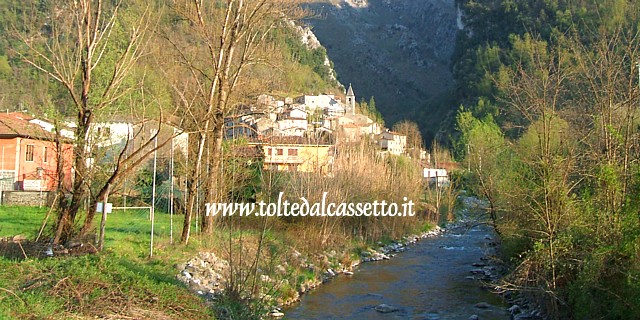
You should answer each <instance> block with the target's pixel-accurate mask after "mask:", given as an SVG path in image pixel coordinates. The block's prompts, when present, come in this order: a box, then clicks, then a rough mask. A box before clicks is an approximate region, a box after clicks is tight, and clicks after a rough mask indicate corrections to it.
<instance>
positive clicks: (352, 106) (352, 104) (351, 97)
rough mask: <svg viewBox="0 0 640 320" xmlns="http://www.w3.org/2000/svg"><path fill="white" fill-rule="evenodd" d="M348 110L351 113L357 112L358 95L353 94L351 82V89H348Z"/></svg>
mask: <svg viewBox="0 0 640 320" xmlns="http://www.w3.org/2000/svg"><path fill="white" fill-rule="evenodd" d="M346 98H347V99H346V100H347V101H346V102H347V111H348V112H349V111H350V112H351V114H356V95H355V94H353V88H352V87H351V83H349V89H348V90H347V97H346Z"/></svg>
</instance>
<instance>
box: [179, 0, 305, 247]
mask: <svg viewBox="0 0 640 320" xmlns="http://www.w3.org/2000/svg"><path fill="white" fill-rule="evenodd" d="M297 3H298V1H297V0H226V1H224V3H209V2H204V1H200V0H192V1H174V2H173V5H174V9H175V12H176V13H177V14H178V15H179V16H180V17H182V18H183V19H184V20H186V21H188V28H189V35H190V37H193V38H194V40H193V41H194V42H197V43H199V44H201V45H203V47H204V48H205V50H204V52H198V53H196V54H194V53H193V52H192V51H190V49H191V48H192V43H193V42H192V43H187V44H184V43H180V39H178V38H177V37H174V36H172V35H169V36H167V39H168V41H170V42H171V43H172V45H173V47H174V48H175V49H176V53H177V60H178V61H179V62H180V63H182V65H184V66H185V67H186V69H187V71H186V74H188V75H189V77H190V78H191V79H189V80H187V81H188V82H190V83H191V84H193V85H194V86H195V89H189V93H191V94H193V96H189V95H188V94H185V93H184V92H182V93H179V94H178V95H179V96H180V97H181V100H182V101H183V103H186V104H189V105H194V106H195V107H194V108H191V109H190V110H189V116H191V117H193V118H194V120H195V121H193V122H194V131H195V132H196V135H197V143H195V148H194V149H195V152H194V157H192V159H191V161H192V163H193V165H192V166H191V173H190V183H189V187H188V191H187V193H188V197H187V204H186V212H185V220H184V226H183V231H182V242H184V243H187V242H188V241H189V235H190V230H191V219H192V216H193V212H194V206H195V205H196V191H197V188H198V186H200V185H202V184H201V175H202V171H203V161H204V158H205V151H207V152H206V154H207V155H208V158H209V159H208V170H207V171H208V177H207V179H208V181H207V184H206V185H207V190H206V194H207V200H208V201H216V200H218V199H220V198H221V197H222V192H221V190H223V189H224V187H223V185H222V183H223V181H224V179H222V169H221V165H222V139H223V125H224V116H225V114H226V112H227V111H228V109H229V105H230V103H229V101H230V98H231V97H232V96H233V94H234V92H235V90H236V86H237V85H238V83H239V81H240V80H241V78H242V77H243V72H244V71H245V69H246V68H247V67H248V66H249V65H251V64H255V63H264V62H265V61H264V60H263V59H261V58H260V57H259V55H258V54H257V52H258V48H259V47H260V45H261V44H262V43H264V42H265V39H266V37H267V35H268V34H269V32H270V31H271V30H272V29H273V28H275V27H276V26H278V25H279V23H281V21H283V20H284V19H285V18H292V17H294V14H293V13H294V12H295V10H296V9H297ZM175 87H176V88H177V87H178V86H175ZM207 148H208V150H207ZM212 230H213V217H204V219H203V231H204V232H212Z"/></svg>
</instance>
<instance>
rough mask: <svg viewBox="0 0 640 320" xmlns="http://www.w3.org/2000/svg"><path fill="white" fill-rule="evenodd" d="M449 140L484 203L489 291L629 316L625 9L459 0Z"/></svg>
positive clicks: (632, 55)
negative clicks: (500, 266)
mask: <svg viewBox="0 0 640 320" xmlns="http://www.w3.org/2000/svg"><path fill="white" fill-rule="evenodd" d="M459 5H460V6H461V7H462V8H464V19H463V21H464V24H465V26H466V29H465V30H464V32H462V34H461V35H460V36H459V39H458V47H457V51H456V54H455V56H454V57H455V58H454V75H455V77H456V79H457V94H458V98H459V99H460V101H461V103H462V104H463V107H461V108H460V109H459V112H458V115H457V118H456V126H455V128H456V132H455V135H454V139H453V144H454V145H455V146H456V151H457V155H458V158H459V159H460V160H463V161H464V162H465V163H467V164H468V166H469V167H470V168H471V172H470V173H469V174H468V176H467V178H468V180H467V183H468V186H470V187H471V188H472V189H473V190H474V191H475V192H476V193H477V194H478V195H479V196H482V197H484V198H486V199H487V200H488V201H489V203H490V210H489V211H490V213H491V216H492V218H493V221H494V223H495V226H496V229H497V230H498V231H499V232H500V234H501V235H502V238H503V241H504V248H505V251H506V252H505V255H506V258H507V259H508V261H509V262H510V263H511V266H512V272H511V274H510V276H509V277H508V278H506V279H505V282H504V284H503V288H504V289H505V290H515V291H517V292H520V293H522V294H523V295H525V296H528V297H529V299H530V300H531V301H535V302H536V303H537V304H539V305H540V306H542V308H543V310H545V312H546V313H547V314H548V315H549V316H550V317H553V318H562V319H565V318H575V319H586V318H589V319H632V318H638V317H640V286H638V283H640V282H638V277H639V276H640V269H639V268H638V266H640V260H639V259H640V245H639V244H640V219H639V216H638V212H640V203H639V202H638V192H640V189H639V188H640V165H639V164H640V163H639V160H640V149H639V145H638V141H639V140H638V138H640V131H639V129H640V126H639V125H640V114H639V112H638V106H640V90H639V86H640V84H639V83H638V80H639V74H638V62H640V33H639V31H640V29H639V26H640V25H639V24H638V21H639V18H640V17H639V16H638V14H639V12H640V8H639V7H638V3H637V2H634V1H616V0H606V1H587V0H585V1H517V0H516V1H482V2H477V1H460V2H459Z"/></svg>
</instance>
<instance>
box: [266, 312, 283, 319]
mask: <svg viewBox="0 0 640 320" xmlns="http://www.w3.org/2000/svg"><path fill="white" fill-rule="evenodd" d="M269 316H270V317H273V318H282V317H284V313H282V312H280V311H275V310H274V311H271V312H270V313H269Z"/></svg>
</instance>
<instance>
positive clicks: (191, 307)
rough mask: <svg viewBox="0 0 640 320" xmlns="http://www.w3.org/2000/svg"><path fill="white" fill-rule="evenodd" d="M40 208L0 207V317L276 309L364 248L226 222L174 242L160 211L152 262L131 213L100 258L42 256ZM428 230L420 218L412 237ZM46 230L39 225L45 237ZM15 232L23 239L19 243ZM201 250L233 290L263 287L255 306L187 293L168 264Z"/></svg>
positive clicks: (136, 214)
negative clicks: (224, 271) (216, 262)
mask: <svg viewBox="0 0 640 320" xmlns="http://www.w3.org/2000/svg"><path fill="white" fill-rule="evenodd" d="M46 212H47V208H25V207H0V238H4V241H2V242H1V243H0V318H2V319H4V318H9V319H26V318H38V319H54V318H56V319H57V318H61V317H62V318H95V317H98V318H127V317H130V318H137V319H139V318H156V319H178V318H188V319H201V318H209V319H210V318H213V317H215V316H216V315H218V316H220V315H225V314H226V315H236V316H237V315H240V314H243V312H249V313H251V312H264V311H266V310H269V308H270V307H272V306H273V305H274V304H277V303H282V302H284V301H291V300H294V299H295V298H297V296H298V292H299V291H301V288H304V289H302V291H304V290H308V289H309V288H310V287H311V286H312V284H314V283H315V284H317V283H318V282H319V281H321V277H322V276H323V274H324V272H326V270H327V269H328V268H333V269H334V270H342V269H345V270H346V269H350V268H351V264H352V262H355V261H359V258H360V254H361V253H362V252H364V251H366V250H369V246H370V244H371V242H370V241H369V242H368V241H364V240H357V239H352V238H349V237H330V238H328V239H325V240H324V243H321V242H322V239H321V238H320V237H319V236H318V235H319V234H320V233H318V232H319V231H318V230H311V229H310V228H308V227H307V228H305V229H303V228H296V227H292V226H291V225H287V224H286V223H283V222H281V221H278V220H275V219H272V220H270V221H266V222H267V223H266V224H262V225H261V226H262V228H260V229H258V228H257V226H259V225H260V224H258V223H257V222H259V221H254V222H250V223H249V224H248V225H244V226H237V225H236V226H230V225H223V226H221V227H220V228H219V230H218V232H216V233H214V234H213V235H210V236H206V237H205V236H203V235H196V236H194V237H193V238H192V240H191V241H190V244H189V245H186V246H185V245H181V244H171V243H170V229H171V227H170V225H171V223H170V217H169V215H168V214H164V213H159V214H156V215H155V225H154V251H153V257H152V258H149V252H150V251H149V249H150V248H149V242H150V229H151V224H150V221H149V219H148V211H136V210H128V211H126V212H123V211H117V212H114V213H113V214H111V215H110V216H109V218H108V221H107V228H106V233H105V234H106V235H105V250H104V251H103V252H101V253H99V254H83V255H74V252H77V251H80V252H87V251H88V252H90V251H91V249H90V248H86V247H83V248H84V249H83V250H78V248H73V249H69V253H68V254H61V255H60V256H56V257H52V258H46V257H44V258H43V254H42V253H43V251H45V250H46V249H47V247H46V246H45V245H42V244H34V243H33V242H31V241H30V240H33V239H35V238H36V237H37V234H38V230H39V228H40V226H41V224H42V221H43V219H44V217H45V215H46ZM51 222H52V221H49V224H50V223H51ZM181 222H182V217H181V216H175V217H174V223H175V225H174V237H176V238H177V237H179V226H180V225H181ZM432 226H434V225H433V224H429V223H427V222H423V223H420V224H416V225H415V226H414V229H413V230H411V231H415V232H419V231H425V230H427V229H429V228H431V227H432ZM46 234H47V230H46V229H45V232H44V236H43V238H46ZM14 236H18V237H16V240H17V239H19V238H26V240H23V241H22V242H21V243H20V244H18V243H17V242H15V241H13V239H14ZM389 239H391V237H388V236H386V237H383V238H378V239H376V242H375V243H376V247H377V241H383V242H388V241H389ZM175 240H176V242H177V239H175ZM370 240H373V239H370ZM74 250H76V251H74ZM201 251H205V252H214V253H215V254H216V255H217V256H219V257H221V258H223V259H225V260H228V261H230V264H231V266H232V267H231V268H230V271H229V273H230V274H232V275H233V278H235V279H236V282H234V286H235V288H236V289H237V290H238V292H239V293H241V292H242V291H243V290H251V289H253V288H252V286H251V285H248V284H246V283H245V285H240V284H241V282H242V281H238V279H246V280H247V282H248V280H250V279H254V278H257V279H259V281H257V282H253V285H254V286H255V285H257V286H258V287H259V288H258V290H262V291H263V294H262V295H261V298H260V299H258V300H257V301H256V303H257V304H258V305H256V303H254V305H253V307H252V308H249V309H248V310H247V308H246V306H243V305H242V303H238V302H239V301H238V300H233V299H230V300H224V302H222V303H218V304H217V306H216V308H211V307H210V305H209V304H208V303H207V301H206V299H203V298H201V297H198V296H197V295H195V294H194V293H193V291H194V288H193V287H191V288H188V287H187V286H186V285H185V284H184V283H182V282H180V281H179V280H178V279H177V278H176V275H177V274H179V272H180V271H179V270H178V269H176V267H175V266H179V265H184V263H185V262H186V261H188V260H189V259H191V258H192V257H194V256H197V253H198V252H201ZM57 253H64V252H57ZM340 268H342V269H340ZM228 284H229V283H227V284H226V285H228ZM304 286H307V287H304ZM240 302H241V301H240ZM260 304H261V305H260ZM221 310H222V311H221Z"/></svg>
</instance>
